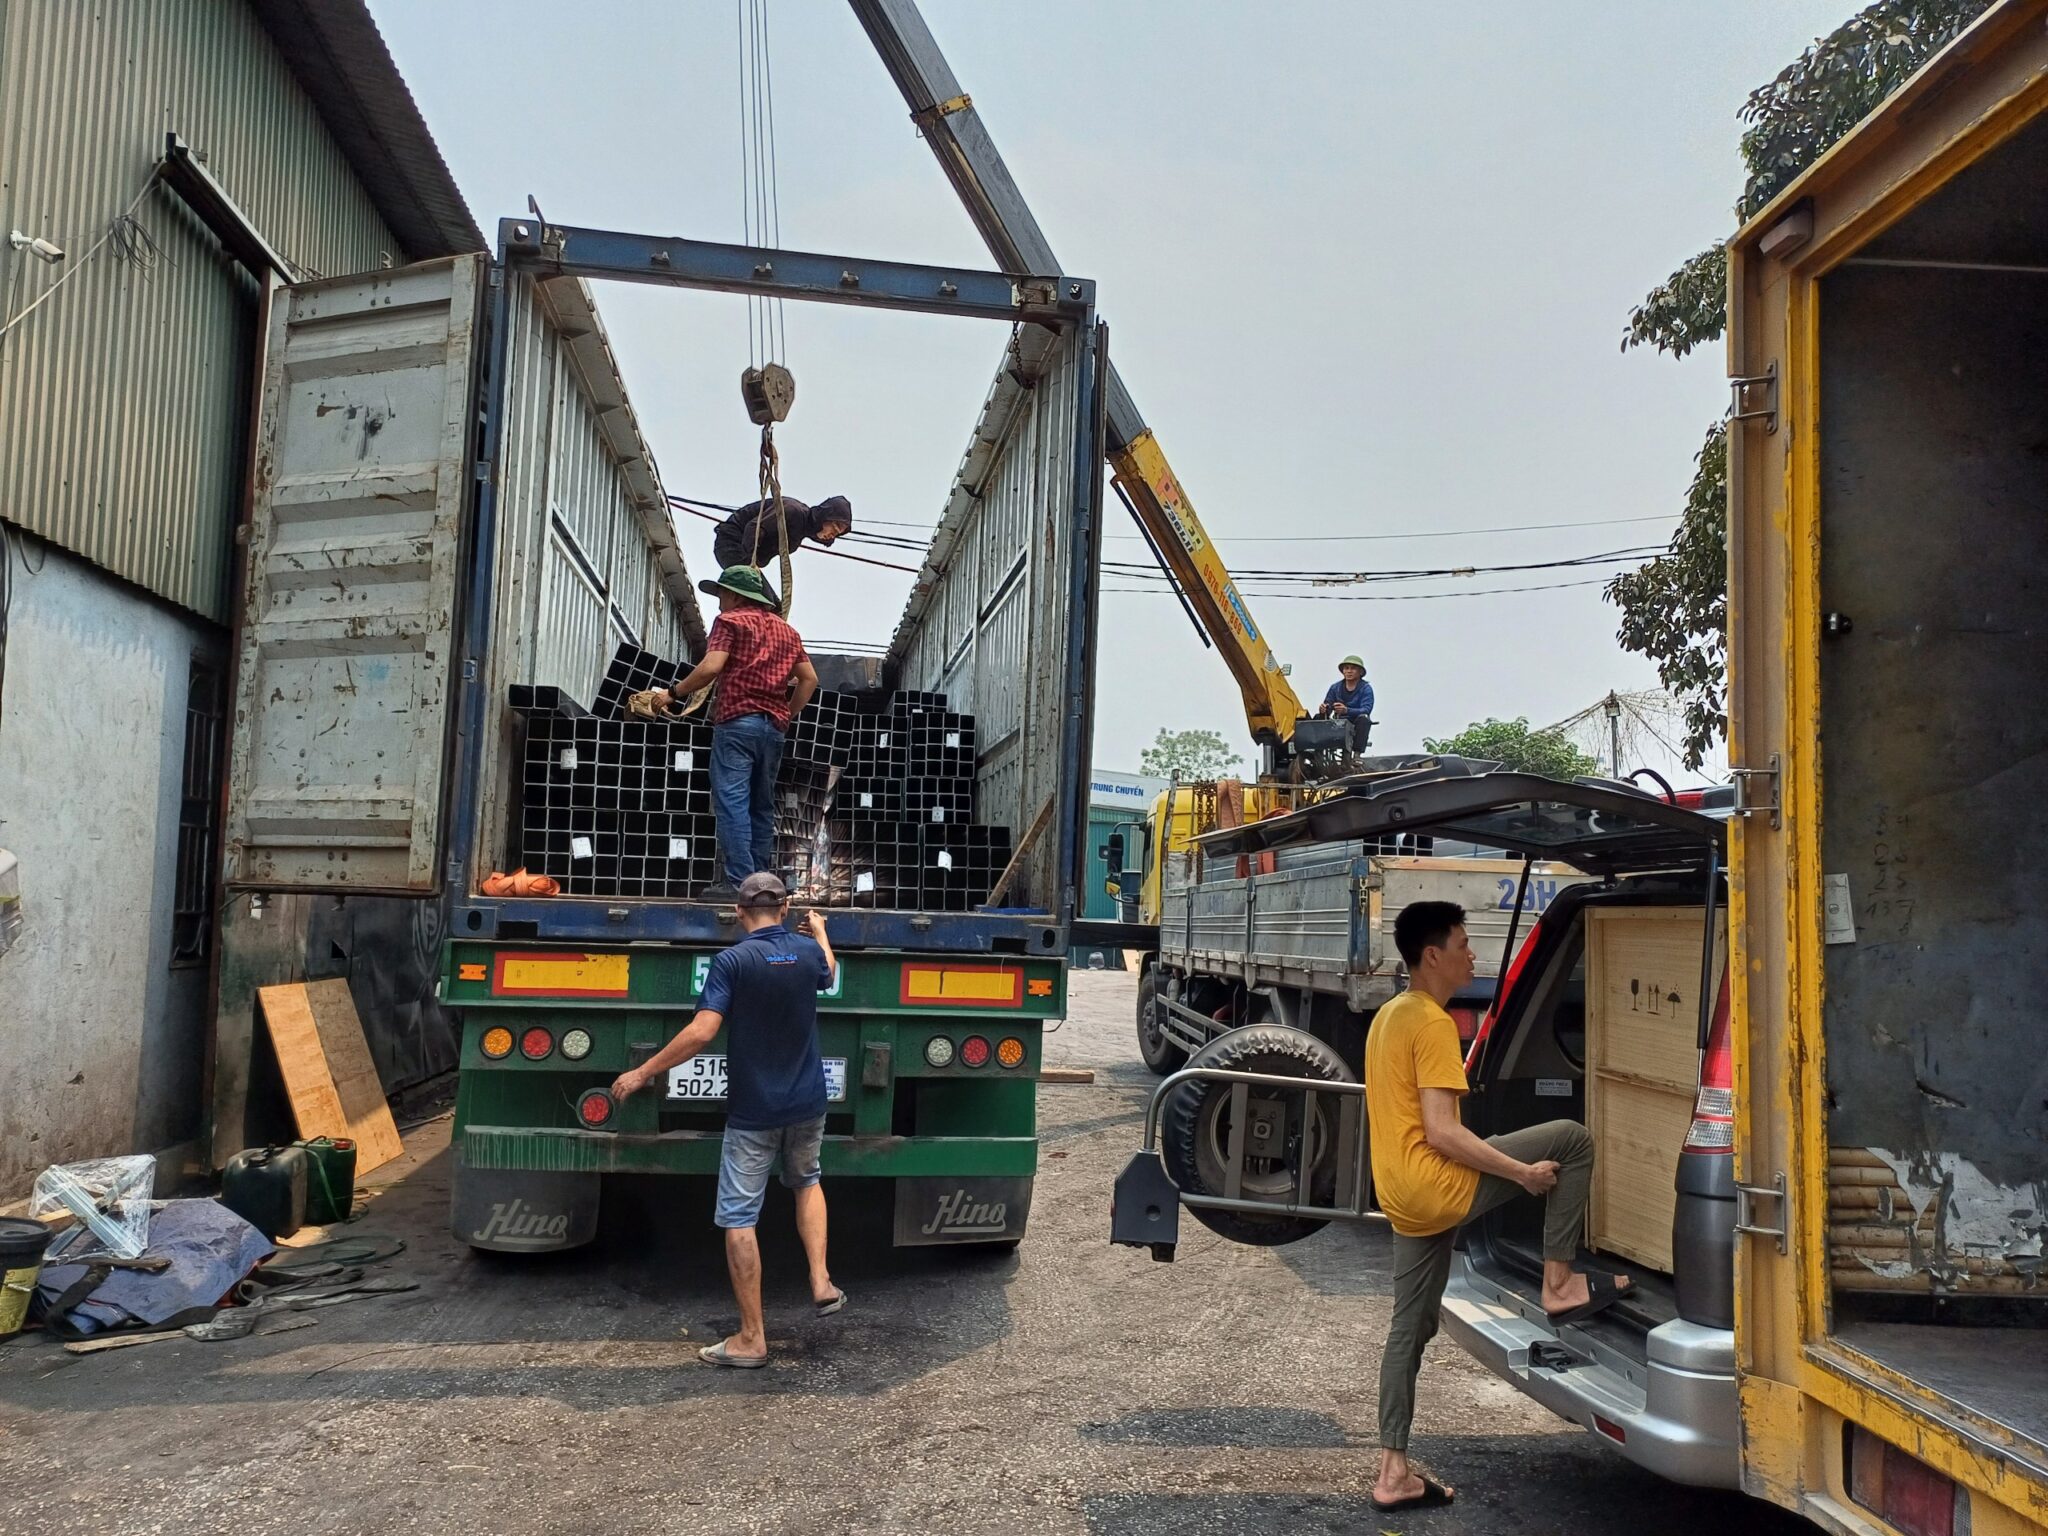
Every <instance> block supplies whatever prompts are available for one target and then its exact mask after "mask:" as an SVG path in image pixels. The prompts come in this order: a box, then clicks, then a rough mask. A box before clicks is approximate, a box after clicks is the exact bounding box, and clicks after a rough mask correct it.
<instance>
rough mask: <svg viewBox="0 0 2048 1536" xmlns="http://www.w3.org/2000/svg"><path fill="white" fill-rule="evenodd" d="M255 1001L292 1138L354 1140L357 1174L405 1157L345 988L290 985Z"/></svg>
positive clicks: (339, 984) (336, 983)
mask: <svg viewBox="0 0 2048 1536" xmlns="http://www.w3.org/2000/svg"><path fill="white" fill-rule="evenodd" d="M257 997H258V998H259V999H260V1000H261V1002H262V1005H263V1018H264V1022H265V1023H266V1024H267V1025H268V1026H269V1029H270V1038H271V1043H272V1044H273V1045H274V1046H275V1047H276V1050H277V1064H278V1067H279V1070H280V1071H281V1072H282V1073H283V1075H284V1085H285V1092H286V1094H287V1095H288V1096H289V1097H290V1099H291V1105H292V1117H293V1119H294V1120H295V1121H296V1122H297V1124H298V1127H299V1134H300V1135H301V1136H307V1137H312V1136H347V1137H351V1138H353V1139H354V1141H355V1143H356V1172H357V1173H358V1174H363V1173H367V1172H369V1171H370V1170H371V1169H373V1168H380V1167H382V1166H383V1165H384V1164H386V1163H388V1162H390V1161H391V1160H392V1159H393V1158H395V1157H397V1156H398V1154H399V1153H400V1152H402V1151H404V1150H405V1147H404V1144H403V1143H402V1142H401V1141H400V1140H399V1136H398V1127H397V1125H396V1124H395V1123H394V1122H393V1120H392V1118H391V1108H390V1106H389V1105H388V1104H386V1103H385V1102H384V1087H383V1084H382V1082H380V1081H379V1079H378V1077H377V1065H376V1063H375V1062H374V1061H372V1060H371V1058H370V1047H369V1044H368V1042H367V1041H365V1040H364V1038H363V1025H362V1021H361V1020H360V1019H358V1018H357V1017H356V1009H355V1003H354V1001H353V1000H352V999H351V998H350V996H349V991H348V983H347V982H346V981H343V980H338V979H337V980H332V981H314V982H290V983H287V984H286V985H283V986H276V987H261V988H259V989H258V990H257Z"/></svg>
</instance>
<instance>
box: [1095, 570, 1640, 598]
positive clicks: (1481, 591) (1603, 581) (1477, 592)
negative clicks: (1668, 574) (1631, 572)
mask: <svg viewBox="0 0 2048 1536" xmlns="http://www.w3.org/2000/svg"><path fill="white" fill-rule="evenodd" d="M1607 581H1608V578H1607V577H1605V576H1595V577H1592V578H1591V579H1589V580H1585V581H1551V582H1542V583H1538V584H1537V585H1534V586H1526V587H1474V588H1472V589H1471V590H1469V591H1467V590H1463V589H1460V590H1457V591H1452V592H1247V593H1245V594H1244V595H1245V596H1246V597H1256V598H1260V599H1262V600H1271V601H1277V602H1283V603H1427V602H1434V601H1435V600H1436V599H1438V598H1444V597H1500V596H1503V595H1505V594H1507V593H1509V592H1559V591H1562V590H1563V589H1565V588H1566V587H1604V586H1606V585H1607ZM1102 590H1103V591H1104V592H1105V593H1117V594H1126V595H1127V594H1131V593H1137V594H1141V595H1144V596H1148V597H1151V596H1159V595H1162V594H1168V593H1170V592H1171V591H1172V589H1171V588H1169V587H1164V586H1153V587H1104V588H1103V589H1102Z"/></svg>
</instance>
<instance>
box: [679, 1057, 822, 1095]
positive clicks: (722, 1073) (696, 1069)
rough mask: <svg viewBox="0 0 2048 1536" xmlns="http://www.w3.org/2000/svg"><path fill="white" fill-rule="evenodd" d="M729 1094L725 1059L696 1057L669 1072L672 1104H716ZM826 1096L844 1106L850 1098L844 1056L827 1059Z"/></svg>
mask: <svg viewBox="0 0 2048 1536" xmlns="http://www.w3.org/2000/svg"><path fill="white" fill-rule="evenodd" d="M728 1092H729V1090H728V1089H727V1087H726V1068H725V1058H724V1057H723V1056H692V1057H691V1058H690V1059H689V1060H688V1061H686V1062H684V1063H683V1064H682V1065H681V1066H680V1067H671V1068H670V1069H669V1074H668V1096H669V1098H670V1100H672V1101H674V1100H681V1101H684V1102H686V1103H716V1102H718V1101H720V1100H722V1099H724V1098H725V1097H726V1096H727V1094H728ZM825 1097H826V1098H827V1099H829V1100H831V1101H832V1102H833V1103H834V1104H839V1103H843V1102H844V1101H845V1099H846V1058H845V1057H844V1056H827V1057H826V1058H825Z"/></svg>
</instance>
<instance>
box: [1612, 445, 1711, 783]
mask: <svg viewBox="0 0 2048 1536" xmlns="http://www.w3.org/2000/svg"><path fill="white" fill-rule="evenodd" d="M1727 551H1728V426H1727V423H1725V422H1719V421H1717V422H1715V423H1714V424H1713V425H1712V426H1711V427H1709V428H1707V440H1706V442H1705V443H1703V444H1702V445H1701V446H1700V451H1699V457H1698V458H1697V459H1696V460H1695V461H1694V468H1693V477H1692V487H1691V489H1690V490H1688V491H1687V492H1686V495H1685V512H1684V514H1683V516H1681V517H1680V519H1679V523H1678V531H1677V532H1676V533H1674V534H1673V535H1672V536H1671V547H1670V548H1669V549H1667V550H1665V552H1664V553H1663V554H1661V555H1659V556H1658V557H1657V558H1656V559H1654V560H1652V561H1651V562H1650V563H1649V564H1648V565H1645V566H1641V567H1639V568H1638V569H1636V570H1633V571H1625V572H1623V573H1622V574H1621V575H1619V576H1617V577H1615V578H1614V580H1613V581H1611V582H1609V583H1608V584H1607V600H1608V601H1609V602H1611V603H1613V604H1614V605H1615V607H1617V608H1619V609H1620V610H1621V630H1620V632H1619V634H1618V635H1617V637H1616V638H1618V639H1619V640H1620V641H1621V644H1622V648H1623V649H1624V650H1630V651H1637V652H1640V653H1641V654H1642V655H1645V656H1648V657H1651V658H1652V659H1653V660H1655V662H1656V663H1657V681H1658V682H1659V683H1661V684H1663V686H1664V691H1665V692H1666V693H1668V694H1670V695H1671V696H1672V698H1674V699H1676V700H1678V701H1679V702H1680V703H1681V704H1682V705H1684V706H1685V736H1684V740H1683V742H1682V745H1683V747H1684V749H1685V765H1686V767H1688V768H1698V767H1699V765H1700V763H1701V761H1702V760H1703V759H1704V758H1705V757H1706V754H1707V752H1708V750H1709V749H1710V748H1711V747H1712V746H1713V744H1714V743H1715V742H1716V741H1717V740H1719V739H1720V738H1721V737H1722V736H1723V735H1724V734H1725V733H1726V731H1727V729H1728V709H1727V685H1726V678H1727V664H1728V553H1727Z"/></svg>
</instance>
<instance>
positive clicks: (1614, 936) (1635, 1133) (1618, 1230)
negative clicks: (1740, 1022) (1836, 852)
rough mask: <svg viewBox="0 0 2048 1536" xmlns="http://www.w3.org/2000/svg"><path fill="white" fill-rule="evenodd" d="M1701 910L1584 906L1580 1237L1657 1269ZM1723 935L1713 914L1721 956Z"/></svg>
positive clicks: (1663, 1252) (1688, 1076)
mask: <svg viewBox="0 0 2048 1536" xmlns="http://www.w3.org/2000/svg"><path fill="white" fill-rule="evenodd" d="M1705 918H1706V914H1705V913H1704V912H1703V911H1702V910H1701V909H1700V908H1698V907H1668V908H1663V909H1659V910H1654V911H1644V910H1643V909H1641V908H1635V909H1629V910H1611V911H1600V910H1597V909H1596V910H1594V911H1592V912H1589V913H1588V914H1587V931H1586V1060H1587V1090H1586V1123H1587V1126H1588V1128H1589V1129H1590V1130H1591V1131H1592V1133H1593V1142H1594V1164H1593V1199H1592V1205H1591V1209H1590V1210H1589V1212H1588V1217H1587V1226H1588V1232H1587V1241H1588V1243H1589V1244H1590V1245H1591V1246H1592V1247H1593V1248H1595V1249H1598V1250H1601V1251H1603V1252H1608V1253H1614V1254H1619V1255H1620V1256H1622V1257H1623V1258H1627V1259H1632V1260H1634V1261H1635V1262H1637V1263H1639V1264H1646V1265H1649V1266H1650V1267H1651V1268H1653V1269H1658V1270H1662V1271H1664V1272H1666V1273H1668V1272H1669V1271H1670V1269H1671V1224H1672V1218H1673V1217H1674V1216H1675V1215H1676V1213H1677V1207H1678V1190H1677V1177H1678V1158H1679V1153H1680V1148H1681V1147H1682V1146H1683V1145H1684V1142H1685V1133H1686V1130H1687V1128H1688V1127H1689V1126H1690V1125H1691V1123H1692V1109H1693V1100H1694V1098H1695V1096H1696V1094H1697V1092H1698V1088H1699V1007H1700V996H1699V994H1700V959H1701V955H1700V946H1701V941H1702V939H1703V937H1704V932H1705V927H1706V922H1705ZM1726 941H1727V922H1726V918H1725V916H1721V915H1717V922H1716V925H1715V948H1716V951H1717V953H1719V954H1721V955H1724V956H1725V954H1726ZM1716 984H1717V985H1718V971H1717V983H1716Z"/></svg>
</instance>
